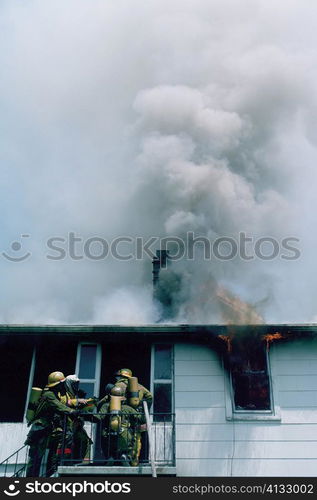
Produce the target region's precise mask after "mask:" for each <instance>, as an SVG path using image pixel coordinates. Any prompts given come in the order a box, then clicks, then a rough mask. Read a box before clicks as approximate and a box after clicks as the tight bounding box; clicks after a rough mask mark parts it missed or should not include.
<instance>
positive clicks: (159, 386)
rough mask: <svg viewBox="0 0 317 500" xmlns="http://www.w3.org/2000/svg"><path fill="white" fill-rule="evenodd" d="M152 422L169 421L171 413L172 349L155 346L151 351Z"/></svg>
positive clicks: (159, 345) (167, 346)
mask: <svg viewBox="0 0 317 500" xmlns="http://www.w3.org/2000/svg"><path fill="white" fill-rule="evenodd" d="M152 392H153V397H154V402H153V413H154V421H168V420H171V413H172V412H173V347H172V346H171V345H168V344H155V345H154V346H153V350H152Z"/></svg>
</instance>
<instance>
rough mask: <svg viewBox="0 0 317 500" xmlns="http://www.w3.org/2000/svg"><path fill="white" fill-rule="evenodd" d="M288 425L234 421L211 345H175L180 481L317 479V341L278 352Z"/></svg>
mask: <svg viewBox="0 0 317 500" xmlns="http://www.w3.org/2000/svg"><path fill="white" fill-rule="evenodd" d="M269 356H270V366H271V375H272V380H273V386H274V396H275V403H276V404H278V405H279V406H280V409H281V420H280V421H228V420H226V408H225V401H226V390H227V388H226V378H227V374H226V373H225V371H224V370H223V367H222V362H221V360H219V358H218V356H217V354H216V353H215V352H214V351H213V350H211V349H210V348H208V347H207V346H203V345H189V344H178V345H176V346H175V412H176V460H177V474H178V475H179V476H195V475H197V476H210V477H212V476H245V477H248V476H249V477H253V476H272V477H274V476H286V477H287V476H303V477H304V476H316V471H317V340H311V339H303V340H300V341H292V342H288V343H281V344H275V345H274V344H273V345H272V346H271V347H270V352H269Z"/></svg>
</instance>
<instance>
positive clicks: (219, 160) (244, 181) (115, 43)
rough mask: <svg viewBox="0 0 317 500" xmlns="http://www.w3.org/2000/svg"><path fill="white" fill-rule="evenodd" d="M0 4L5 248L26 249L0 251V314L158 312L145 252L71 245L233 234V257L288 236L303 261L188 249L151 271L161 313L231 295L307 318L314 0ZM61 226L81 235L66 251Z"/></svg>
mask: <svg viewBox="0 0 317 500" xmlns="http://www.w3.org/2000/svg"><path fill="white" fill-rule="evenodd" d="M0 9H1V15H2V16H1V17H2V19H3V33H2V39H3V40H2V50H1V54H0V61H1V67H2V68H3V73H4V74H3V77H2V79H1V83H0V86H1V94H0V95H1V104H2V123H3V134H2V148H1V151H2V152H1V156H2V175H1V186H2V196H1V209H2V214H3V224H2V250H3V251H4V252H6V254H7V255H10V256H12V257H18V256H20V255H22V254H23V252H26V251H28V252H30V253H31V254H32V255H31V256H30V257H29V258H27V259H26V260H24V261H22V262H12V261H10V260H8V259H7V258H6V257H5V256H3V255H1V259H0V264H1V274H2V284H3V286H2V294H1V310H0V319H1V321H2V322H8V323H13V322H16V323H20V322H28V323H63V322H67V323H80V322H83V323H86V322H99V323H124V324H129V323H133V324H142V323H152V322H155V321H157V320H159V319H162V318H163V319H164V312H163V311H162V310H161V308H160V306H159V305H158V304H153V302H152V291H151V259H150V258H149V257H146V256H143V257H144V258H138V259H137V258H135V256H136V248H135V245H129V244H128V243H126V244H124V243H121V246H120V247H118V248H120V250H121V252H122V253H125V254H128V253H131V252H132V253H133V255H134V258H133V259H131V260H126V261H123V260H117V259H114V258H111V257H110V256H109V255H108V256H106V257H105V258H103V259H101V258H100V259H98V258H94V256H96V255H97V254H100V252H101V250H100V245H99V246H98V244H97V243H95V245H93V246H92V247H91V248H90V250H91V254H92V258H88V257H87V255H84V254H83V247H84V243H85V242H87V240H88V239H89V238H93V237H99V238H104V239H106V240H107V241H108V242H111V241H112V240H113V239H114V238H115V237H118V236H124V237H127V236H129V237H131V238H134V239H135V238H137V237H143V238H144V239H145V240H146V239H147V238H150V237H151V236H156V237H160V238H164V237H170V238H182V239H183V240H186V237H187V234H188V232H192V233H194V236H195V237H205V238H206V239H208V240H209V241H210V242H214V241H215V240H217V239H218V238H221V237H226V238H234V239H235V240H237V241H238V240H239V235H240V234H241V233H243V234H244V235H245V236H246V237H250V238H253V242H248V244H247V246H246V252H247V254H248V255H254V241H256V240H258V239H259V238H268V237H269V238H274V239H275V240H276V241H277V242H278V244H279V245H280V246H281V245H282V241H283V239H285V238H290V237H294V238H298V239H299V242H297V243H296V244H295V243H293V245H292V246H296V247H297V248H299V250H300V253H301V256H300V258H298V259H295V260H286V259H283V258H281V254H285V255H286V256H290V255H293V253H292V252H291V251H289V250H288V251H284V252H281V254H280V256H279V257H276V258H274V259H273V260H264V259H259V258H258V257H256V258H254V259H250V260H246V259H243V258H240V257H239V256H236V257H234V258H232V259H230V260H224V259H219V258H216V257H215V256H214V255H212V256H211V258H208V259H206V258H204V257H205V256H204V251H203V247H202V245H201V244H195V259H194V260H188V259H181V260H180V261H178V262H173V263H172V265H171V266H170V267H169V269H168V270H167V271H166V272H165V274H164V272H162V273H161V277H162V280H163V281H164V280H165V282H164V286H165V287H166V289H167V290H168V293H169V294H170V296H171V297H172V299H173V308H172V313H171V315H170V317H166V318H165V319H166V320H168V321H180V322H195V323H205V322H209V323H212V322H222V321H225V320H226V319H225V318H224V315H223V310H224V308H223V304H224V302H226V301H227V302H230V301H231V298H232V301H236V302H235V303H240V304H242V303H243V302H244V303H248V304H251V305H253V306H254V308H255V310H256V311H257V312H256V313H254V316H252V315H251V316H250V315H247V316H248V321H249V322H252V318H253V319H254V318H260V320H262V319H263V321H266V322H310V321H314V320H316V317H317V311H316V307H315V302H316V297H317V286H316V279H315V276H314V267H315V250H314V249H315V245H316V236H315V234H314V226H315V212H316V210H315V206H316V202H315V188H314V185H315V182H316V180H317V175H316V168H315V163H316V156H317V155H316V144H317V136H316V126H315V122H316V118H315V117H316V106H317V96H316V90H315V89H316V80H317V75H316V69H315V68H316V67H317V66H316V62H317V61H316V51H315V46H316V42H317V40H316V38H317V35H316V30H315V26H314V10H315V9H314V8H313V7H312V6H311V2H309V1H303V2H301V3H300V4H299V2H295V1H292V0H289V1H288V2H287V5H286V4H285V3H283V5H278V4H276V2H273V1H271V0H270V1H262V0H258V1H249V0H239V1H236V0H235V1H233V0H225V1H224V0H221V1H220V0H217V1H213V2H209V1H208V0H205V1H204V0H187V1H184V0H182V1H181V0H175V1H174V2H167V0H160V1H158V0H150V1H148V2H144V1H143V0H137V1H135V2H133V3H132V2H128V1H120V2H104V1H101V0H93V1H91V2H87V1H84V0H76V1H75V0H67V1H66V2H65V1H63V2H62V1H54V2H53V1H48V2H42V1H40V0H33V1H30V2H28V3H27V4H25V3H24V2H20V1H18V0H13V1H12V0H11V1H6V2H3V3H2V5H1V7H0ZM70 233H72V234H73V235H75V237H78V238H79V237H80V238H81V241H77V242H76V243H75V247H72V249H70V248H69V239H70V236H69V235H70ZM25 234H29V235H30V236H28V237H24V236H23V237H22V236H21V235H25ZM52 237H58V238H64V241H61V240H59V244H58V246H59V247H60V248H62V249H63V251H64V253H62V252H61V251H60V252H57V251H53V250H48V248H47V240H48V239H49V238H52ZM17 241H18V242H20V243H21V244H22V248H21V249H20V250H16V249H17V247H14V248H15V249H14V248H13V247H11V245H12V242H17ZM74 248H75V253H74V252H73V250H74ZM156 248H157V246H155V245H154V246H153V247H151V249H152V250H155V249H156ZM187 250H188V246H186V251H187ZM173 251H175V245H174V247H173V246H172V247H171V252H173ZM221 251H222V252H223V253H226V252H229V253H230V245H229V247H226V245H224V246H223V247H221ZM271 251H272V248H271V246H270V245H268V246H265V245H264V246H263V253H270V252H271ZM48 254H50V255H53V256H54V257H56V256H57V255H60V256H61V257H62V258H61V259H59V260H55V259H48V258H47V255H48ZM70 254H72V255H70ZM239 301H241V302H239ZM241 307H242V308H243V306H241ZM250 318H251V319H250Z"/></svg>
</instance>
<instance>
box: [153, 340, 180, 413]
mask: <svg viewBox="0 0 317 500" xmlns="http://www.w3.org/2000/svg"><path fill="white" fill-rule="evenodd" d="M157 346H167V347H170V349H171V378H166V379H156V378H154V374H155V348H156V347H157ZM174 364H175V363H174V344H171V343H170V342H155V343H154V344H152V346H151V392H152V394H153V406H152V408H153V410H152V413H153V412H154V398H155V384H166V385H167V384H169V385H170V386H171V415H173V413H174V408H175V394H174V392H175V391H174V372H175V370H174ZM158 422H159V421H158Z"/></svg>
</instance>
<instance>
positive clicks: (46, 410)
mask: <svg viewBox="0 0 317 500" xmlns="http://www.w3.org/2000/svg"><path fill="white" fill-rule="evenodd" d="M64 381H65V376H64V374H63V373H62V372H59V371H55V372H52V373H50V374H49V376H48V381H47V385H46V386H45V388H44V390H43V391H42V395H41V397H40V399H39V402H38V404H37V407H36V409H35V412H34V417H33V420H32V426H31V429H30V431H29V433H28V435H27V439H26V441H25V444H26V445H29V446H30V448H29V458H28V464H27V468H26V477H39V475H40V468H41V463H42V459H43V456H44V454H45V451H46V449H47V448H48V449H49V454H48V459H47V466H46V472H45V475H46V476H50V475H51V474H52V473H53V472H55V470H56V467H57V463H56V449H57V446H58V442H59V440H60V437H61V433H62V429H61V426H60V421H61V418H64V417H65V416H70V417H72V418H73V417H76V416H77V411H76V410H74V409H71V408H69V407H68V406H66V404H64V403H62V402H61V396H62V395H63V394H65V387H64Z"/></svg>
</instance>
